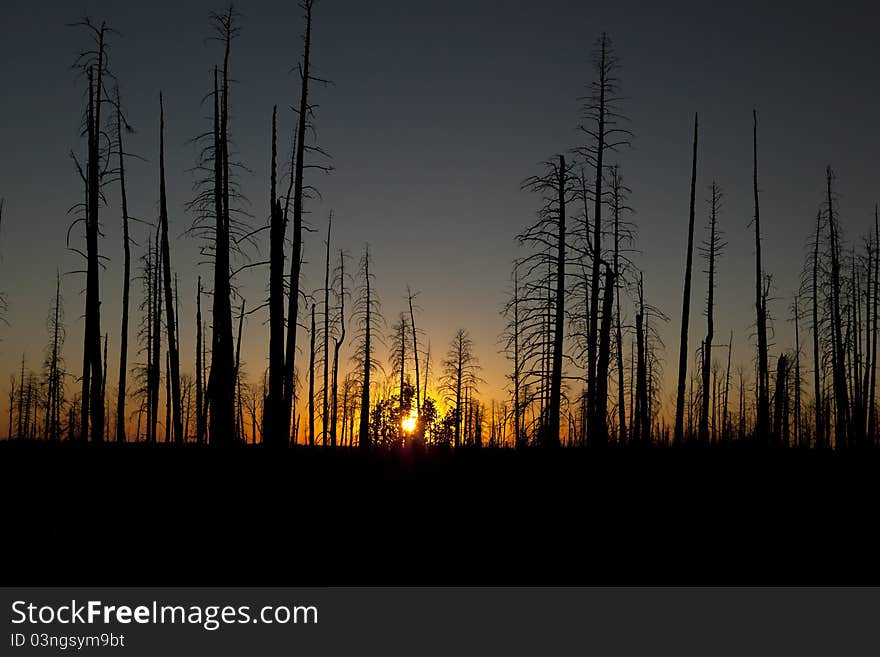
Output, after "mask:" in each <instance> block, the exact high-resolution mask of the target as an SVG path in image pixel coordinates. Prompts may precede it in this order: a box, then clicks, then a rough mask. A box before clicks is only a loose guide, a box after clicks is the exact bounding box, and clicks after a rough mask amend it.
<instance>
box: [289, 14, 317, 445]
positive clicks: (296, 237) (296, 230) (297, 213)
mask: <svg viewBox="0 0 880 657" xmlns="http://www.w3.org/2000/svg"><path fill="white" fill-rule="evenodd" d="M312 4H313V0H305V2H304V3H303V7H304V8H305V13H306V15H305V21H306V32H305V37H304V46H303V61H302V69H301V71H300V77H301V87H300V99H299V117H298V118H299V123H298V125H297V131H296V164H295V167H294V174H293V186H294V192H293V252H292V253H291V256H290V280H289V285H290V292H289V297H288V306H287V354H286V356H285V361H284V426H285V428H286V429H287V430H286V431H285V437H284V441H285V443H286V442H287V434H288V433H289V423H290V415H291V411H292V409H293V397H294V379H293V374H294V360H295V358H296V323H297V318H298V317H299V277H300V267H301V263H302V216H303V168H304V165H305V139H306V136H305V135H306V116H307V114H308V112H309V80H310V77H309V75H310V74H309V63H310V62H309V58H310V55H311V43H312ZM286 216H287V213H286V211H285V217H286Z"/></svg>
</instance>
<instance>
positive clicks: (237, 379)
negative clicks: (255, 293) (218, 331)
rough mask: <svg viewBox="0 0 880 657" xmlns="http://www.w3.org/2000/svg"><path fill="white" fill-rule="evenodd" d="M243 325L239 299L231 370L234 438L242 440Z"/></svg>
mask: <svg viewBox="0 0 880 657" xmlns="http://www.w3.org/2000/svg"><path fill="white" fill-rule="evenodd" d="M243 327H244V299H242V300H241V312H240V313H239V315H238V339H237V340H236V341H235V369H234V370H233V377H232V379H233V382H234V384H235V391H236V394H235V401H236V405H235V439H236V440H238V441H242V442H244V437H243V436H242V412H241V331H242V328H243Z"/></svg>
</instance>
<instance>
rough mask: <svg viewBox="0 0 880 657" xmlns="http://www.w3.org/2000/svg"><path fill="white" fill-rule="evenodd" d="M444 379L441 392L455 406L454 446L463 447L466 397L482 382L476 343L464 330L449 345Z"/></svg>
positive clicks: (444, 360) (459, 331)
mask: <svg viewBox="0 0 880 657" xmlns="http://www.w3.org/2000/svg"><path fill="white" fill-rule="evenodd" d="M442 367H443V379H442V385H441V390H442V391H443V392H445V393H446V398H447V401H449V402H450V403H452V404H454V406H453V409H452V413H453V418H454V421H455V427H454V434H453V446H454V447H459V446H460V445H461V437H462V421H463V420H464V415H463V410H464V409H465V408H466V407H467V404H463V403H462V402H463V400H464V395H469V394H473V392H474V391H475V390H476V388H477V386H478V384H479V383H480V382H481V381H482V379H481V378H480V376H479V371H480V365H479V361H478V360H477V357H476V356H475V355H474V343H473V341H472V340H471V338H470V335H468V332H467V331H465V330H464V329H459V330H458V331H457V332H456V334H455V337H454V338H453V339H452V342H451V344H450V345H449V351H447V353H446V358H444V359H443V365H442Z"/></svg>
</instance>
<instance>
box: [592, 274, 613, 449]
mask: <svg viewBox="0 0 880 657" xmlns="http://www.w3.org/2000/svg"><path fill="white" fill-rule="evenodd" d="M613 302H614V272H613V271H612V269H611V268H610V267H606V269H605V292H604V294H603V297H602V325H601V328H600V329H599V361H598V363H597V377H598V379H597V386H596V393H597V394H596V400H597V406H596V424H595V426H596V430H597V431H598V435H596V436H594V438H593V444H594V445H605V444H607V442H608V374H609V372H608V370H609V366H610V362H611V317H612V315H613V313H614V306H613Z"/></svg>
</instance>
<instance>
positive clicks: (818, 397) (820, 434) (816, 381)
mask: <svg viewBox="0 0 880 657" xmlns="http://www.w3.org/2000/svg"><path fill="white" fill-rule="evenodd" d="M821 226H822V214H821V213H818V214H817V216H816V243H815V244H814V245H813V281H812V283H813V289H812V290H811V291H812V300H813V395H814V402H815V405H816V427H815V429H816V447H820V448H821V447H824V446H825V438H824V436H825V433H824V428H825V422H824V421H823V418H822V411H823V403H822V383H821V380H822V359H821V357H820V355H819V241H820V229H821Z"/></svg>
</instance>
